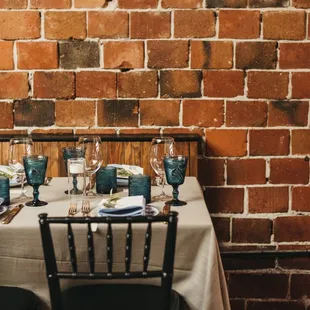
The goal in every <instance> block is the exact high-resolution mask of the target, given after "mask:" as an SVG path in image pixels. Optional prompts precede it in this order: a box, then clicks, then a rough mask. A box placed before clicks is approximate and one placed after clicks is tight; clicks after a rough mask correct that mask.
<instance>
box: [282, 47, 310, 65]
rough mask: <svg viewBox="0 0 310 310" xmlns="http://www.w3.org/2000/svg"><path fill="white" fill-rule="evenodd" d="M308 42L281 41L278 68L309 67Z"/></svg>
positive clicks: (309, 52)
mask: <svg viewBox="0 0 310 310" xmlns="http://www.w3.org/2000/svg"><path fill="white" fill-rule="evenodd" d="M309 58H310V43H281V44H280V61H279V64H280V68H282V69H298V68H310V60H309Z"/></svg>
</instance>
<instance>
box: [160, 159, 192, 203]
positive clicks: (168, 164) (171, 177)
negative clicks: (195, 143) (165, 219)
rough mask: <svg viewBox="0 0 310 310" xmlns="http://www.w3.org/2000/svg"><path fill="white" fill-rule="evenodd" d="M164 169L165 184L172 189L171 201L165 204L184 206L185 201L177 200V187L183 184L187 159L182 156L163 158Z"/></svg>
mask: <svg viewBox="0 0 310 310" xmlns="http://www.w3.org/2000/svg"><path fill="white" fill-rule="evenodd" d="M164 167H165V172H166V178H167V182H168V184H170V185H171V186H172V187H173V192H172V195H173V199H172V200H169V201H167V202H166V203H167V204H168V205H170V206H173V207H180V206H184V205H186V204H187V203H186V202H185V201H181V200H179V186H180V185H181V184H183V183H184V179H185V173H186V167H187V157H186V156H183V155H178V156H169V157H165V158H164Z"/></svg>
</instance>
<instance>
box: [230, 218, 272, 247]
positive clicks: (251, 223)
mask: <svg viewBox="0 0 310 310" xmlns="http://www.w3.org/2000/svg"><path fill="white" fill-rule="evenodd" d="M271 234H272V221H270V220H268V219H233V222H232V242H235V243H270V238H271Z"/></svg>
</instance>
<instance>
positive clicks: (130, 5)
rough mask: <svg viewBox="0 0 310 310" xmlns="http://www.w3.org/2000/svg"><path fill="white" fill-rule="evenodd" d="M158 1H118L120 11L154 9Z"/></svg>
mask: <svg viewBox="0 0 310 310" xmlns="http://www.w3.org/2000/svg"><path fill="white" fill-rule="evenodd" d="M157 4H158V0H118V5H119V8H121V9H155V8H157Z"/></svg>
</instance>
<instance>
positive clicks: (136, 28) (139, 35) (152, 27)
mask: <svg viewBox="0 0 310 310" xmlns="http://www.w3.org/2000/svg"><path fill="white" fill-rule="evenodd" d="M170 24H171V17H170V12H155V13H154V12H132V13H131V27H130V36H131V38H133V39H155V38H169V37H170Z"/></svg>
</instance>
